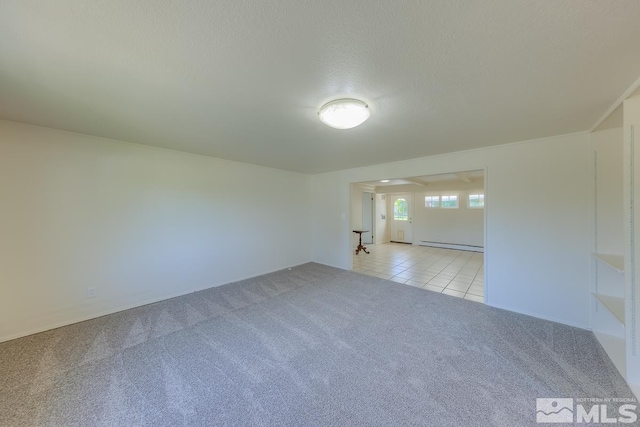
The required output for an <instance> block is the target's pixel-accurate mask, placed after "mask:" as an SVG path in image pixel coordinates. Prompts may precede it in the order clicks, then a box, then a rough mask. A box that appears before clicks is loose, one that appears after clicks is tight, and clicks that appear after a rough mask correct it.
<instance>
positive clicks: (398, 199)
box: [389, 194, 413, 243]
mask: <svg viewBox="0 0 640 427" xmlns="http://www.w3.org/2000/svg"><path fill="white" fill-rule="evenodd" d="M389 196H390V197H391V207H390V211H391V212H390V215H389V216H390V217H391V236H390V239H389V240H391V241H392V242H400V243H413V195H412V194H390V195H389Z"/></svg>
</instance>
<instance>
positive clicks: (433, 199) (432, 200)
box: [424, 196, 440, 208]
mask: <svg viewBox="0 0 640 427" xmlns="http://www.w3.org/2000/svg"><path fill="white" fill-rule="evenodd" d="M424 207H425V208H439V207H440V196H425V197H424Z"/></svg>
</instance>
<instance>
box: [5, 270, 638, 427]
mask: <svg viewBox="0 0 640 427" xmlns="http://www.w3.org/2000/svg"><path fill="white" fill-rule="evenodd" d="M0 379H1V381H0V425H1V426H32V425H38V426H40V425H56V426H76V425H77V426H136V425H148V426H165V425H166V426H169V425H171V426H175V425H190V426H196V425H197V426H206V425H216V426H223V425H236V426H240V425H271V426H275V425H277V426H314V425H325V426H354V425H360V426H395V425H415V426H417V425H438V426H492V425H496V426H519V425H536V423H535V414H536V409H535V398H536V397H632V394H631V391H630V390H629V389H628V388H627V386H626V384H625V383H624V381H623V379H622V378H621V376H620V375H619V374H618V373H617V371H616V370H615V368H614V367H613V365H612V364H611V362H610V361H609V360H608V359H607V357H606V355H605V354H604V352H603V350H602V348H601V347H600V346H599V344H598V343H597V342H596V340H595V338H594V337H593V335H592V334H591V333H590V332H587V331H584V330H580V329H576V328H571V327H568V326H564V325H560V324H557V323H552V322H547V321H544V320H539V319H535V318H532V317H527V316H522V315H518V314H515V313H510V312H507V311H502V310H497V309H494V308H491V307H487V306H485V305H483V304H479V303H475V302H470V301H465V300H462V299H460V298H454V297H450V296H447V295H441V294H437V293H434V292H430V291H427V290H423V289H418V288H414V287H411V286H406V285H401V284H398V283H395V282H390V281H385V280H382V279H378V278H374V277H370V276H365V275H361V274H357V273H352V272H348V271H343V270H338V269H335V268H331V267H326V266H322V265H319V264H305V265H302V266H300V267H296V268H294V269H293V270H290V271H289V270H285V271H281V272H277V273H273V274H269V275H265V276H260V277H257V278H254V279H250V280H245V281H243V282H238V283H234V284H230V285H227V286H223V287H219V288H213V289H210V290H207V291H203V292H198V293H194V294H190V295H187V296H184V297H179V298H174V299H171V300H167V301H164V302H161V303H157V304H152V305H148V306H144V307H140V308H136V309H133V310H128V311H124V312H120V313H117V314H113V315H110V316H105V317H101V318H99V319H94V320H91V321H87V322H82V323H78V324H75V325H71V326H67V327H64V328H59V329H55V330H52V331H48V332H44V333H41V334H37V335H32V336H29V337H26V338H22V339H18V340H14V341H10V342H6V343H3V344H0Z"/></svg>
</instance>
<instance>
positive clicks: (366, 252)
mask: <svg viewBox="0 0 640 427" xmlns="http://www.w3.org/2000/svg"><path fill="white" fill-rule="evenodd" d="M353 232H354V233H357V234H359V235H360V242H359V243H358V249H356V255H358V253H360V251H364V253H365V254H368V253H369V251H368V250H367V248H365V247H364V246H362V233H368V232H369V230H353Z"/></svg>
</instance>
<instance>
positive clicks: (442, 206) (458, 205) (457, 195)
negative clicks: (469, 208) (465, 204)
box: [440, 193, 460, 209]
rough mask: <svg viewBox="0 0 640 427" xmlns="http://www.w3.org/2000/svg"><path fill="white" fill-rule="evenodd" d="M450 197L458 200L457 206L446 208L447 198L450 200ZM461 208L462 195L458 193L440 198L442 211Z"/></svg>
mask: <svg viewBox="0 0 640 427" xmlns="http://www.w3.org/2000/svg"><path fill="white" fill-rule="evenodd" d="M450 197H455V198H456V205H455V206H445V205H444V202H445V198H447V199H448V198H450ZM447 201H449V200H447ZM459 207H460V195H459V194H457V193H447V194H443V195H441V196H440V208H441V209H458V208H459Z"/></svg>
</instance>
